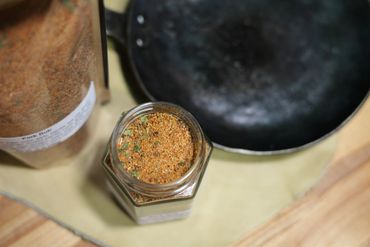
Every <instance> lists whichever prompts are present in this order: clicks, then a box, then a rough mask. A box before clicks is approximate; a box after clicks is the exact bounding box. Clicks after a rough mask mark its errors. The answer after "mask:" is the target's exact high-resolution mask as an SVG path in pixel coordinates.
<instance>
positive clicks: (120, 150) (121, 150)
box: [118, 142, 128, 152]
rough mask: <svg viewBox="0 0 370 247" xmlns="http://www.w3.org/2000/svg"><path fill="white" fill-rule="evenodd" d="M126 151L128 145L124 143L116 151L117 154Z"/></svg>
mask: <svg viewBox="0 0 370 247" xmlns="http://www.w3.org/2000/svg"><path fill="white" fill-rule="evenodd" d="M127 149H128V143H127V142H126V143H124V144H123V145H122V146H121V147H120V148H119V149H118V151H119V152H123V151H125V150H127Z"/></svg>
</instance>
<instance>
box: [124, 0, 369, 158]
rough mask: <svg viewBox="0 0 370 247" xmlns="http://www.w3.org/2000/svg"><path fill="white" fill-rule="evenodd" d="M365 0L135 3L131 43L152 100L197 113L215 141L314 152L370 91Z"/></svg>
mask: <svg viewBox="0 0 370 247" xmlns="http://www.w3.org/2000/svg"><path fill="white" fill-rule="evenodd" d="M369 14H370V7H369V4H368V2H367V1H366V0H352V1H348V0H326V1H322V0H298V1H293V0H291V1H270V0H229V1H224V0H161V1H154V0H136V1H132V2H131V6H130V12H129V16H128V31H127V34H128V38H127V46H128V51H129V55H130V59H131V63H132V68H133V70H134V71H135V73H136V75H137V77H138V79H139V81H140V82H141V84H142V87H143V88H144V90H145V91H146V93H147V94H148V95H150V97H151V98H152V99H156V100H161V101H169V102H174V103H176V104H179V105H181V106H183V107H184V108H186V109H187V110H189V111H190V112H191V113H193V114H194V115H195V117H196V118H197V119H198V120H199V122H200V124H201V125H202V127H203V128H204V130H205V132H206V134H207V135H208V136H209V137H210V139H211V140H212V141H213V142H215V143H216V144H220V145H222V146H225V147H228V148H233V149H239V150H236V151H242V150H249V151H257V152H282V151H286V150H290V149H293V148H297V147H302V146H306V145H307V144H309V143H312V142H314V141H316V140H318V139H320V138H322V137H324V136H326V135H327V134H328V133H330V132H332V131H333V130H334V129H336V128H337V127H338V126H340V125H341V123H342V122H343V121H345V120H346V119H347V118H348V117H349V116H350V115H351V114H352V113H353V112H354V111H355V109H356V108H357V107H358V106H359V105H360V104H361V102H362V101H363V100H364V98H366V95H367V93H368V91H369V87H370V85H369V84H370V70H369V69H370V68H369V66H370V21H369V19H370V18H369Z"/></svg>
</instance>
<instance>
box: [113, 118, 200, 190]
mask: <svg viewBox="0 0 370 247" xmlns="http://www.w3.org/2000/svg"><path fill="white" fill-rule="evenodd" d="M117 150H118V156H119V159H120V161H121V162H122V165H123V168H124V169H125V170H126V171H127V172H128V173H130V174H131V175H132V176H134V177H136V178H137V179H138V180H140V181H143V182H145V183H149V184H167V183H170V182H173V181H175V180H178V179H179V178H181V177H182V176H184V175H185V173H186V172H187V171H188V170H189V168H190V167H191V165H192V162H193V157H194V153H195V150H194V144H193V140H192V136H191V133H190V130H189V127H188V126H187V125H186V124H185V123H184V122H183V121H182V120H180V119H179V118H178V117H176V116H174V115H172V114H168V113H150V114H147V115H142V116H141V117H139V118H137V119H135V120H134V121H132V122H131V123H130V124H129V125H128V126H127V127H126V128H125V129H124V130H123V133H122V135H121V137H120V138H119V140H118V142H117Z"/></svg>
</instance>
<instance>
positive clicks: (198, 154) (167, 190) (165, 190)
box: [110, 102, 205, 197]
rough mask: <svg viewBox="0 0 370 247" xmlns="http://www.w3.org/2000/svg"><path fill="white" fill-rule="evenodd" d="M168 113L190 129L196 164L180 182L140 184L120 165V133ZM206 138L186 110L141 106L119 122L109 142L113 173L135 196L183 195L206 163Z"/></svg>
mask: <svg viewBox="0 0 370 247" xmlns="http://www.w3.org/2000/svg"><path fill="white" fill-rule="evenodd" d="M157 112H160V113H168V114H172V115H174V116H175V117H177V118H179V119H180V120H182V121H183V122H184V123H185V124H186V125H187V126H188V128H189V130H190V134H191V137H192V142H193V145H194V155H193V162H192V164H191V166H190V168H189V170H188V171H187V172H186V173H185V174H184V175H183V176H182V177H180V178H179V179H177V180H174V181H172V182H169V183H165V184H151V183H147V182H144V181H141V180H139V179H137V178H135V177H134V176H132V175H131V174H130V173H129V172H128V171H126V170H125V169H124V168H123V166H122V165H121V164H122V162H121V161H120V159H119V156H118V150H117V142H118V140H119V138H120V136H121V133H123V131H124V130H125V129H126V128H127V126H128V125H129V124H130V123H132V121H134V120H135V119H137V118H140V117H141V116H143V115H147V114H150V113H157ZM204 142H205V137H204V134H203V131H202V129H201V127H200V125H199V123H198V122H197V121H196V119H195V118H194V117H193V115H191V114H190V113H189V112H188V111H186V110H184V109H183V108H181V107H179V106H177V105H174V104H171V103H167V102H150V103H145V104H142V105H139V106H137V107H135V108H133V109H132V110H130V111H128V112H127V113H125V114H122V117H121V118H120V119H119V120H118V123H117V125H116V127H115V128H114V130H113V134H112V137H111V140H110V150H111V152H110V155H111V159H112V160H113V161H114V162H113V170H114V172H115V173H116V175H117V177H118V178H119V179H120V180H122V182H123V183H124V184H125V185H126V186H128V187H129V188H130V189H131V190H133V191H134V192H137V193H140V194H143V195H146V196H149V197H167V196H173V195H175V194H178V193H181V192H182V191H184V190H185V189H186V188H187V187H188V186H189V185H190V184H192V183H193V182H194V181H195V180H196V178H197V174H199V171H200V170H201V169H202V166H203V163H204V161H203V160H202V159H203V157H204V155H203V154H204V152H205V147H204Z"/></svg>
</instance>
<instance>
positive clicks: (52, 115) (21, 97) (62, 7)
mask: <svg viewBox="0 0 370 247" xmlns="http://www.w3.org/2000/svg"><path fill="white" fill-rule="evenodd" d="M101 41H102V39H101V32H100V23H99V2H98V0H96V1H86V0H67V1H61V0H32V1H22V2H20V3H18V4H16V5H12V6H10V7H3V8H2V9H0V85H1V87H0V149H3V150H5V151H7V152H9V153H11V154H12V155H14V156H15V157H17V158H19V159H20V160H22V161H24V162H25V163H26V164H28V165H30V166H33V167H35V168H43V167H48V166H54V165H57V164H58V163H59V161H61V160H62V158H65V157H69V156H72V155H74V154H77V153H78V152H79V151H80V149H81V148H82V147H83V146H84V144H85V142H86V141H87V140H88V137H89V133H90V129H91V124H93V122H94V121H93V119H92V116H93V115H96V114H93V112H94V109H95V108H96V107H95V105H96V103H97V102H100V99H101V98H102V97H101V96H102V95H103V94H106V90H107V89H106V88H105V87H104V85H105V78H106V77H105V76H104V75H105V72H106V71H105V70H104V62H103V51H102V45H101ZM104 52H105V51H104Z"/></svg>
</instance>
